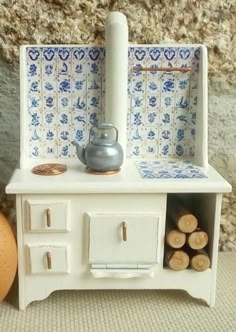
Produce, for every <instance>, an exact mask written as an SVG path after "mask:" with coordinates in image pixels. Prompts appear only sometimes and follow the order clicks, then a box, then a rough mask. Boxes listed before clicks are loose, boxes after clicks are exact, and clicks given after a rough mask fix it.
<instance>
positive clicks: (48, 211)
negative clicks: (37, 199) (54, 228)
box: [46, 208, 52, 227]
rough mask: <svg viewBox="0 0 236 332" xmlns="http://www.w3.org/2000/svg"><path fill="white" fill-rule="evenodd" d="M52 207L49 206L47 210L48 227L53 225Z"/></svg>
mask: <svg viewBox="0 0 236 332" xmlns="http://www.w3.org/2000/svg"><path fill="white" fill-rule="evenodd" d="M51 212H52V211H51V209H50V208H48V209H47V210H46V216H47V226H48V227H51Z"/></svg>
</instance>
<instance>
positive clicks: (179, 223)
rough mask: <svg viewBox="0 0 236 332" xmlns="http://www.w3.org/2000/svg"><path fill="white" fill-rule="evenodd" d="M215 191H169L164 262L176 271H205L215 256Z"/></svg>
mask: <svg viewBox="0 0 236 332" xmlns="http://www.w3.org/2000/svg"><path fill="white" fill-rule="evenodd" d="M214 199H216V197H215V195H214V194H188V195H187V194H168V195H167V212H166V231H165V243H166V245H165V261H164V265H165V266H168V267H169V268H171V269H173V270H177V271H178V270H184V269H186V268H192V269H194V270H196V271H205V270H206V269H208V268H210V266H211V260H212V259H213V257H212V255H213V240H214V238H213V237H212V234H214V227H215V223H214V215H213V216H211V215H209V210H210V207H211V204H212V201H213V200H214Z"/></svg>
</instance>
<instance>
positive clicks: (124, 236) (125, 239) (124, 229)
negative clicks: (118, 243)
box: [121, 221, 127, 241]
mask: <svg viewBox="0 0 236 332" xmlns="http://www.w3.org/2000/svg"><path fill="white" fill-rule="evenodd" d="M121 225H122V237H123V241H127V223H126V222H125V221H122V224H121Z"/></svg>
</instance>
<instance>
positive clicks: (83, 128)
mask: <svg viewBox="0 0 236 332" xmlns="http://www.w3.org/2000/svg"><path fill="white" fill-rule="evenodd" d="M106 30H107V31H106V48H105V47H102V46H95V45H63V46H60V45H51V46H43V45H42V46H23V47H21V59H20V60H21V61H20V63H21V164H20V168H19V169H17V170H16V171H15V172H14V174H13V177H12V179H11V181H10V183H9V184H8V186H7V188H6V191H7V193H11V194H12V193H13V194H16V206H17V241H18V275H19V307H20V309H25V308H26V306H27V305H28V304H29V303H30V302H32V301H35V300H42V299H44V298H46V297H47V296H48V295H49V294H50V293H51V292H53V291H55V290H60V289H181V290H185V291H187V292H188V293H189V294H190V295H192V296H193V297H196V298H200V299H203V300H205V301H206V302H207V303H208V304H209V305H210V306H213V305H214V303H215V288H216V270H217V254H218V238H219V224H220V212H221V200H222V193H224V192H229V191H230V190H231V187H230V185H229V184H228V183H227V182H226V181H225V180H224V179H223V178H222V177H221V176H220V175H219V174H218V173H217V172H216V171H215V170H214V169H213V168H212V167H211V166H210V165H208V158H207V107H208V106H207V52H206V48H205V47H204V46H203V45H130V44H128V30H127V23H126V19H125V17H124V16H123V15H122V14H120V13H115V12H114V13H111V14H110V15H109V17H108V21H107V29H106ZM127 91H128V93H127ZM103 121H107V122H111V123H112V124H114V125H115V126H116V127H117V128H118V130H119V141H120V143H121V144H122V146H123V149H124V151H125V153H126V160H125V162H124V164H123V165H122V167H121V171H120V172H119V173H117V174H113V175H107V176H105V175H92V174H88V173H86V172H85V167H84V165H82V164H81V163H80V162H79V160H78V159H77V157H76V154H75V148H74V146H73V145H72V144H71V142H72V141H73V140H77V141H78V142H80V143H86V142H87V139H88V132H89V129H90V127H91V126H92V125H96V124H97V123H100V122H103ZM45 163H58V164H62V166H63V165H64V168H63V172H61V173H62V174H58V175H56V176H49V175H48V176H40V175H38V174H34V173H32V168H33V167H35V166H37V165H40V164H45ZM66 169H67V170H66ZM59 173H60V172H59ZM177 196H178V197H180V198H181V199H182V201H184V202H185V204H186V205H187V206H188V208H190V209H194V210H195V211H196V214H197V216H198V219H199V221H200V224H201V225H203V227H204V228H205V229H206V230H207V232H208V236H209V243H208V247H207V250H208V255H209V257H210V260H211V265H210V267H209V268H208V269H207V270H205V271H203V272H196V271H194V270H192V269H186V270H183V271H178V272H176V271H173V270H171V269H169V268H168V267H166V266H165V264H164V247H165V229H166V223H167V218H166V216H167V213H168V211H167V210H168V209H170V208H171V206H170V204H168V202H169V201H170V199H173V198H174V197H177Z"/></svg>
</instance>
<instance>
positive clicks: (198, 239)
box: [187, 228, 208, 250]
mask: <svg viewBox="0 0 236 332" xmlns="http://www.w3.org/2000/svg"><path fill="white" fill-rule="evenodd" d="M207 243H208V235H207V233H206V232H205V231H203V230H201V229H200V228H198V229H196V230H195V231H194V232H192V233H191V234H188V236H187V244H188V245H189V247H190V248H192V249H196V250H198V249H203V248H204V247H205V246H206V245H207Z"/></svg>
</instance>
